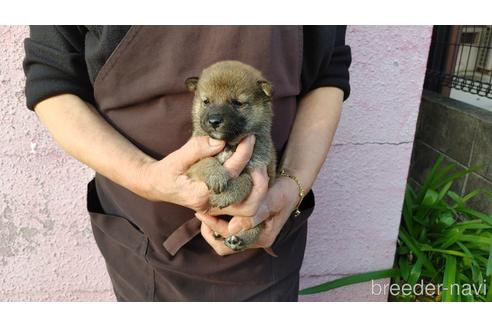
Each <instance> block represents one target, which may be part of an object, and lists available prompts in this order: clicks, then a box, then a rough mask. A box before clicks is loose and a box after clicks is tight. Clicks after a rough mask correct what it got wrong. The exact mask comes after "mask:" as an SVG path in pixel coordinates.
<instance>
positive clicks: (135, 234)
mask: <svg viewBox="0 0 492 328" xmlns="http://www.w3.org/2000/svg"><path fill="white" fill-rule="evenodd" d="M87 210H88V211H89V215H90V217H91V222H92V224H94V225H96V226H97V227H98V228H99V230H101V232H103V233H105V234H106V235H107V236H108V237H110V238H111V239H113V241H114V242H116V243H118V244H120V245H121V246H123V247H125V248H127V249H128V250H130V251H132V252H134V253H135V254H136V255H139V256H142V257H145V254H146V251H147V246H148V239H147V237H146V236H145V235H144V233H143V232H142V231H141V230H140V229H139V228H138V227H137V226H136V225H135V224H133V223H132V222H130V220H127V219H125V218H123V217H120V216H116V215H110V214H106V213H104V210H103V208H102V206H101V203H100V201H99V197H98V195H97V191H96V185H95V180H92V181H91V182H89V184H88V186H87Z"/></svg>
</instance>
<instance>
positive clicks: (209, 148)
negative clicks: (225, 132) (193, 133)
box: [174, 137, 225, 170]
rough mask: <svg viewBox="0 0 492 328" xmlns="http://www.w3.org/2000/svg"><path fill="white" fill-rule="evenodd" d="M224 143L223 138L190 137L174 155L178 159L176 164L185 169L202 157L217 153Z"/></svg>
mask: <svg viewBox="0 0 492 328" xmlns="http://www.w3.org/2000/svg"><path fill="white" fill-rule="evenodd" d="M224 145H225V142H224V141H223V140H216V139H212V138H209V137H192V138H191V139H190V140H188V142H187V143H185V144H184V145H183V146H182V147H181V148H179V149H178V150H177V151H176V152H175V153H174V155H175V156H176V159H177V160H178V165H180V167H181V168H182V169H183V170H187V169H188V168H189V167H190V166H191V165H193V164H195V163H196V162H198V161H199V160H201V159H202V158H205V157H210V156H213V155H215V154H217V153H219V152H220V151H221V150H222V149H223V148H224Z"/></svg>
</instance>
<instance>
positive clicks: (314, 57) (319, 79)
mask: <svg viewBox="0 0 492 328" xmlns="http://www.w3.org/2000/svg"><path fill="white" fill-rule="evenodd" d="M346 30H347V27H346V26H304V28H303V37H304V41H303V42H304V46H303V49H304V51H303V66H302V74H301V84H302V90H301V96H302V95H304V94H306V93H308V92H309V91H311V90H314V89H316V88H319V87H325V86H332V87H337V88H340V89H341V90H342V91H343V94H344V96H343V100H346V99H347V98H348V97H349V94H350V83H349V67H350V64H351V62H352V54H351V49H350V47H349V46H348V45H346V44H345V32H346Z"/></svg>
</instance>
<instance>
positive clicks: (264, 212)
mask: <svg viewBox="0 0 492 328" xmlns="http://www.w3.org/2000/svg"><path fill="white" fill-rule="evenodd" d="M269 216H270V211H269V210H268V206H267V205H266V204H265V203H263V204H262V205H261V206H260V208H259V209H258V212H256V214H255V215H253V216H249V217H248V216H235V217H233V218H232V219H231V221H229V224H228V226H227V228H228V232H229V235H235V234H238V233H240V232H242V231H245V230H248V229H251V228H253V227H256V226H257V225H258V224H260V223H262V222H263V221H265V220H266V219H268V217H269Z"/></svg>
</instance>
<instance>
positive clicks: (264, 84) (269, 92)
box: [256, 80, 273, 99]
mask: <svg viewBox="0 0 492 328" xmlns="http://www.w3.org/2000/svg"><path fill="white" fill-rule="evenodd" d="M256 83H257V84H258V86H259V87H260V89H261V91H263V93H264V94H265V95H266V96H267V97H268V98H269V99H272V96H273V88H272V85H271V84H270V83H269V82H268V81H265V80H261V81H257V82H256Z"/></svg>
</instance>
